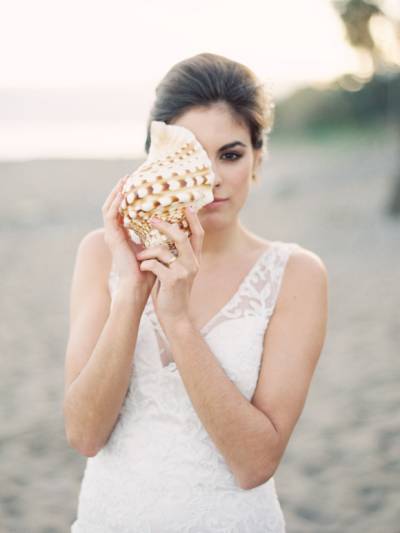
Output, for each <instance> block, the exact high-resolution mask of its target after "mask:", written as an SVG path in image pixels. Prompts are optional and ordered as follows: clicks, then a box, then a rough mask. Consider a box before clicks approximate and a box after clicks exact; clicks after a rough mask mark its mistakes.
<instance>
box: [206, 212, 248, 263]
mask: <svg viewBox="0 0 400 533" xmlns="http://www.w3.org/2000/svg"><path fill="white" fill-rule="evenodd" d="M246 238H247V232H246V229H245V228H244V227H243V226H242V223H241V222H240V220H239V219H237V220H236V221H235V222H234V223H233V224H230V225H229V226H227V227H222V228H217V229H215V228H213V229H212V231H211V230H209V231H205V233H204V239H203V247H202V252H201V254H202V258H203V259H204V260H205V261H207V262H208V261H210V263H212V262H214V260H216V261H218V257H221V256H224V255H225V256H227V255H229V254H232V253H235V252H239V251H240V250H241V249H242V247H243V244H244V241H245V240H246Z"/></svg>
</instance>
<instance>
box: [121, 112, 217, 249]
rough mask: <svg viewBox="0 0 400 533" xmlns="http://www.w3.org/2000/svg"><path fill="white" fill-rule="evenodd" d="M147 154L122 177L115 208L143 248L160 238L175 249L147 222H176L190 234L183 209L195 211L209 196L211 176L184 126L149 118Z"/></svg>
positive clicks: (200, 150)
mask: <svg viewBox="0 0 400 533" xmlns="http://www.w3.org/2000/svg"><path fill="white" fill-rule="evenodd" d="M150 135H151V145H150V150H149V154H148V157H147V159H146V160H145V161H144V163H143V164H142V165H140V166H139V167H138V168H137V169H136V170H135V171H134V172H133V173H132V174H131V175H130V176H129V177H128V178H127V180H126V181H125V184H124V187H123V189H122V196H123V199H122V201H121V204H120V207H119V212H120V214H121V215H122V217H123V225H124V227H126V228H127V229H128V233H129V235H130V237H131V239H132V240H133V241H134V242H137V243H142V244H144V246H145V247H146V248H148V247H149V246H155V245H158V244H162V243H166V244H167V245H168V247H169V249H170V250H171V251H172V252H173V253H175V254H176V253H177V251H176V247H175V244H174V242H173V241H170V240H169V239H168V238H167V236H166V235H164V234H163V233H161V232H160V231H158V229H157V228H154V227H153V226H152V225H151V224H149V222H148V221H149V219H150V218H152V217H153V216H157V217H158V218H161V219H162V220H166V221H167V222H170V223H177V224H178V225H179V227H180V229H182V230H183V231H184V232H185V233H187V235H188V236H190V227H189V223H188V221H187V220H186V216H185V211H184V210H185V208H186V207H187V206H193V208H194V209H195V211H198V210H199V209H201V208H202V207H203V206H204V205H206V204H208V203H210V202H212V201H213V199H214V195H213V192H212V187H213V184H214V181H215V175H214V173H213V171H212V166H211V161H210V160H209V158H208V156H207V153H206V151H205V150H204V148H203V147H202V146H201V144H200V143H199V141H198V140H197V139H196V137H195V136H194V134H193V133H192V132H191V131H190V130H188V129H187V128H184V127H183V126H177V125H172V124H166V123H165V122H162V121H156V120H153V121H152V122H151V125H150Z"/></svg>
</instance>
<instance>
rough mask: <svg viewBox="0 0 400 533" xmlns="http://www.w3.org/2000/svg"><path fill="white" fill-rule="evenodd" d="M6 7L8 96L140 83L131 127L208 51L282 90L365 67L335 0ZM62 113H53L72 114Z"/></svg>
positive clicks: (1, 3) (23, 3)
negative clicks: (164, 84) (177, 68)
mask: <svg viewBox="0 0 400 533" xmlns="http://www.w3.org/2000/svg"><path fill="white" fill-rule="evenodd" d="M387 2H388V3H392V4H393V5H394V6H396V5H398V4H399V0H387ZM0 8H1V11H0V65H1V68H0V98H1V94H2V93H1V91H2V89H3V94H8V95H9V93H6V92H4V90H6V89H11V90H12V91H14V89H16V88H19V89H24V88H25V89H27V90H28V89H36V90H37V89H68V88H71V89H73V90H75V91H76V90H80V89H82V90H84V89H85V88H87V89H89V90H93V95H94V94H95V91H96V88H98V89H100V90H103V91H104V90H105V89H107V88H129V87H131V88H134V91H135V95H140V98H139V102H138V105H137V106H136V108H135V109H134V110H132V113H133V114H134V115H131V116H129V114H127V121H128V122H127V123H126V124H125V125H124V127H125V126H126V127H127V131H129V127H130V126H129V120H133V119H134V120H135V121H136V124H135V125H134V129H136V130H138V127H139V126H138V124H139V123H143V121H144V120H145V116H146V115H147V113H148V111H149V107H150V105H151V103H152V101H153V94H154V89H155V86H156V84H157V83H158V81H159V80H160V79H161V78H162V77H163V76H164V75H165V74H166V72H167V71H168V70H169V69H170V68H171V67H172V66H173V65H174V64H175V63H176V62H178V61H180V60H182V59H185V58H187V57H190V56H191V55H194V54H197V53H200V52H213V53H217V54H222V55H225V56H227V57H229V58H231V59H234V60H236V61H239V62H241V63H244V64H245V65H247V66H248V67H250V68H251V69H252V70H253V71H254V72H255V74H256V75H257V77H258V78H259V79H260V80H261V81H262V82H264V83H265V84H266V85H267V86H268V87H269V88H270V90H271V91H272V93H273V94H274V96H275V98H280V97H282V96H284V95H286V94H289V93H290V92H292V91H293V90H295V88H297V87H301V86H304V85H307V84H324V83H326V82H329V81H330V80H332V79H333V78H336V77H337V76H340V75H341V74H343V73H345V72H349V71H354V70H355V69H356V68H357V58H356V54H355V52H354V51H353V50H352V48H351V47H350V46H349V45H348V44H347V42H346V40H345V38H344V29H343V26H342V24H341V22H340V20H339V18H338V16H337V14H336V12H335V10H334V9H333V7H332V5H331V3H330V1H329V0H246V1H245V2H243V0H242V1H238V0H201V2H195V1H193V0H192V1H190V0H187V1H183V0H168V1H167V0H146V1H144V0H140V1H136V0H130V1H128V0H110V1H104V0H95V1H94V0H35V1H32V0H0ZM15 94H17V93H15ZM35 94H36V93H35ZM135 98H136V96H135ZM30 101H31V100H29V98H25V104H24V105H28V104H27V102H30ZM32 101H33V100H32ZM14 104H15V102H14ZM0 105H1V102H0ZM4 107H7V109H10V108H11V107H12V106H11V107H10V106H7V105H6V102H5V101H3V109H4ZM59 107H60V106H59ZM14 108H15V109H17V108H18V109H21V106H19V105H18V104H15V105H14ZM26 110H27V116H30V112H31V111H32V110H30V109H28V108H26ZM7 113H8V112H7ZM0 115H1V109H0ZM56 115H57V114H56V113H55V114H54V116H53V117H52V118H53V121H52V122H56V121H58V123H59V124H58V126H59V125H60V124H61V123H64V124H65V123H66V122H65V120H64V119H63V120H61V119H60V118H59V117H57V116H56ZM7 118H8V121H9V126H10V127H9V130H8V134H7V139H8V141H9V143H14V142H15V139H20V140H19V141H18V142H20V143H21V144H22V142H23V138H24V136H23V135H21V134H20V133H18V128H20V120H21V118H20V117H19V118H18V120H17V118H16V120H17V122H18V123H14V124H13V125H11V124H10V121H11V119H12V117H10V116H7ZM82 120H83V118H82ZM85 120H86V122H88V120H87V119H85ZM46 121H48V117H46ZM42 122H43V121H42ZM86 126H87V124H86ZM24 127H25V129H24V131H25V133H26V135H27V140H26V141H27V143H28V144H29V143H31V144H32V142H40V141H41V139H40V134H39V135H38V133H37V131H36V133H35V129H33V130H32V132H31V133H32V134H33V135H34V137H35V139H33V140H29V135H30V134H28V133H27V132H28V130H29V124H25V125H24ZM132 127H133V126H132ZM139 129H140V128H139ZM117 130H118V127H117ZM65 131H66V128H65ZM140 131H142V130H140ZM72 132H73V129H72ZM42 134H43V136H44V137H46V135H47V134H46V130H45V129H43V130H42ZM0 135H1V131H0ZM121 135H122V134H121ZM124 135H126V133H124ZM140 135H141V133H140ZM72 136H74V135H72ZM87 136H90V134H89V133H88V134H87V135H85V137H87ZM121 139H122V136H121ZM3 140H4V139H3ZM53 140H54V139H53ZM48 141H49V139H48V135H47V141H45V142H48ZM80 142H81V145H82V142H83V141H82V140H81V141H80ZM140 142H141V141H140ZM106 144H107V142H106ZM3 145H4V143H3ZM114 145H115V139H114V142H113V146H114ZM116 146H118V142H117V143H116ZM138 146H139V143H137V146H136V148H137V147H138ZM136 148H135V149H136ZM127 149H128V151H129V150H130V149H131V148H130V147H128V148H127ZM7 150H8V149H7ZM124 150H125V151H126V149H125V148H124V149H122V152H124ZM17 151H18V150H17ZM72 152H73V150H72ZM72 152H71V154H72ZM117 152H118V149H117ZM112 153H115V148H112ZM3 156H4V154H3ZM0 157H2V152H1V147H0Z"/></svg>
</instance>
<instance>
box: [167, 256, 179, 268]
mask: <svg viewBox="0 0 400 533" xmlns="http://www.w3.org/2000/svg"><path fill="white" fill-rule="evenodd" d="M177 259H178V258H177V256H176V255H174V256H172V257H171V259H168V260H167V261H166V263H167V265H168V266H169V265H170V264H171V263H173V262H174V261H176V260H177Z"/></svg>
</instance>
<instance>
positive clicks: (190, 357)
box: [64, 53, 328, 533]
mask: <svg viewBox="0 0 400 533" xmlns="http://www.w3.org/2000/svg"><path fill="white" fill-rule="evenodd" d="M156 95H157V97H156V101H155V103H154V106H153V108H152V110H151V113H150V117H149V125H150V123H151V121H152V120H162V121H165V122H166V123H168V124H176V125H181V126H184V127H186V128H188V129H189V130H191V131H192V132H193V133H194V135H195V136H196V138H197V139H198V140H199V142H200V143H201V144H202V146H203V147H204V148H205V150H206V152H207V155H208V157H209V159H210V161H211V162H212V165H213V170H214V174H215V176H216V179H215V183H214V185H213V194H214V198H216V199H218V200H219V201H217V202H215V203H213V204H209V205H207V206H205V207H204V208H202V209H200V210H199V211H198V212H197V213H196V212H192V211H190V210H189V209H188V210H187V220H188V222H189V224H190V229H191V237H190V238H189V237H187V236H186V234H185V233H184V232H183V231H181V230H180V228H179V227H178V226H177V225H176V224H170V223H168V222H166V221H161V220H157V219H154V221H153V223H154V226H155V227H157V228H158V229H159V230H160V231H161V232H162V233H164V234H165V235H166V236H167V237H168V238H169V239H171V240H173V241H174V242H175V245H176V248H177V250H178V256H177V257H176V256H174V254H172V253H171V252H170V250H169V249H168V247H167V246H165V245H162V246H153V247H150V248H147V249H145V248H144V247H143V246H141V245H137V244H135V243H133V242H132V241H131V240H130V238H129V236H128V234H127V230H126V229H125V228H124V227H123V226H122V221H121V218H120V215H119V213H118V207H119V205H120V202H121V199H122V196H121V189H122V186H123V183H124V180H125V179H126V177H124V178H121V179H120V180H119V181H118V183H117V184H116V185H115V187H114V188H113V189H112V190H111V192H110V193H109V195H108V197H107V198H106V200H105V202H104V204H103V206H102V213H103V218H104V227H102V228H98V229H95V230H93V231H91V232H89V233H88V234H87V235H85V236H84V237H83V239H82V241H81V242H80V244H79V247H78V250H77V255H76V262H75V268H74V273H73V278H72V283H71V297H70V332H69V338H68V345H67V350H66V359H65V397H64V418H65V431H66V436H67V438H68V442H69V444H70V446H71V447H72V448H74V449H75V450H76V451H77V452H78V453H80V454H82V455H84V456H85V457H87V462H86V468H85V472H84V475H83V479H82V484H81V488H80V493H79V501H78V509H77V517H76V520H75V521H74V523H73V524H72V526H71V532H72V533H106V532H107V533H108V532H125V533H128V532H129V533H136V532H137V533H139V532H140V533H144V532H154V533H167V532H168V533H172V532H173V533H179V532H182V533H183V532H187V533H193V532H201V533H208V532H210V533H211V532H215V533H216V532H222V531H224V532H230V533H233V532H237V533H244V532H251V533H258V532H260V533H261V532H263V533H266V532H267V531H268V532H273V533H282V532H284V531H285V520H284V515H283V512H282V509H281V506H280V503H279V499H278V496H277V494H276V491H275V484H274V477H273V476H274V473H275V472H276V470H277V468H278V467H279V463H280V461H281V459H282V456H283V454H284V452H285V449H286V447H287V444H288V441H289V438H290V436H291V434H292V432H293V429H294V427H295V424H296V422H297V420H298V418H299V416H300V414H301V412H302V409H303V406H304V403H305V400H306V396H307V393H308V390H309V387H310V383H311V379H312V376H313V373H314V370H315V367H316V364H317V361H318V358H319V356H320V353H321V350H322V347H323V343H324V339H325V334H326V325H327V307H328V306H327V298H328V276H327V271H326V268H325V265H324V263H323V261H322V260H321V259H320V257H319V256H318V255H317V254H315V253H314V252H312V251H310V250H308V249H306V248H304V247H302V246H301V245H299V244H298V243H295V242H285V241H279V240H271V239H269V240H267V239H264V238H262V237H260V236H259V235H257V234H255V233H253V232H252V231H250V230H249V229H248V228H246V227H245V226H244V225H243V223H242V222H241V220H240V211H241V209H242V207H243V205H244V204H245V203H246V199H247V197H248V194H249V192H250V189H251V187H252V183H253V182H254V181H257V179H259V178H257V173H258V171H259V169H260V165H261V162H262V155H263V153H264V152H265V143H266V134H267V133H269V131H270V129H271V125H272V107H273V105H272V103H271V100H270V97H269V95H268V94H267V93H266V91H265V90H263V88H262V86H261V84H259V83H258V81H257V79H256V77H255V75H254V74H253V73H252V72H251V71H250V70H249V69H248V68H247V67H246V66H244V65H242V64H240V63H237V62H235V61H233V60H230V59H228V58H225V57H223V56H218V55H215V54H209V53H204V54H199V55H196V56H194V57H191V58H188V59H186V60H184V61H181V62H180V63H178V64H176V65H175V66H174V67H173V68H172V69H171V70H170V71H169V72H168V73H167V75H166V76H165V78H164V79H163V80H162V81H161V82H160V84H159V85H158V86H157V91H156ZM150 143H151V138H150V136H149V130H148V136H147V139H146V144H145V148H146V152H148V150H149V146H150ZM261 201H262V199H261ZM282 216H291V214H290V213H282Z"/></svg>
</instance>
